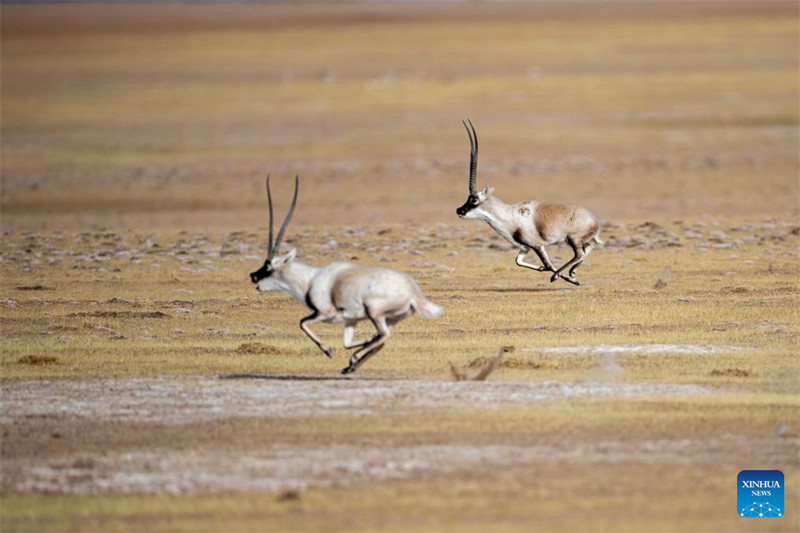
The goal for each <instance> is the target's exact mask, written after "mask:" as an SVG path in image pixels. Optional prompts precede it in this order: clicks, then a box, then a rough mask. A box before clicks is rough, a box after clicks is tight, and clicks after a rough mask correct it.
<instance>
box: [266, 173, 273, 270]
mask: <svg viewBox="0 0 800 533" xmlns="http://www.w3.org/2000/svg"><path fill="white" fill-rule="evenodd" d="M267 203H268V204H269V243H267V254H268V259H272V252H273V250H272V218H273V217H272V194H271V193H270V191H269V174H268V175H267Z"/></svg>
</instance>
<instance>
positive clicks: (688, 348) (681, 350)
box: [519, 344, 741, 354]
mask: <svg viewBox="0 0 800 533" xmlns="http://www.w3.org/2000/svg"><path fill="white" fill-rule="evenodd" d="M740 349H741V347H740V346H713V345H703V344H598V345H579V346H544V347H541V348H520V349H519V350H520V351H522V352H539V353H554V354H571V353H582V354H583V353H588V354H610V353H621V354H626V353H678V354H712V353H722V352H732V351H735V350H740Z"/></svg>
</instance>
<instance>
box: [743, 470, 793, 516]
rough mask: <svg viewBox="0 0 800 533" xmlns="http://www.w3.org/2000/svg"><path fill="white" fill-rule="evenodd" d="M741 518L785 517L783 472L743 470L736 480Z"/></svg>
mask: <svg viewBox="0 0 800 533" xmlns="http://www.w3.org/2000/svg"><path fill="white" fill-rule="evenodd" d="M736 483H737V485H738V487H739V489H738V494H737V498H736V501H737V502H738V507H739V509H738V510H739V516H741V517H745V518H778V517H781V516H783V513H784V510H785V509H784V508H783V502H784V499H783V472H781V471H780V470H742V471H741V472H739V476H738V477H737V478H736Z"/></svg>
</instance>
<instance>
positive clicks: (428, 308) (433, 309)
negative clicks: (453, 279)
mask: <svg viewBox="0 0 800 533" xmlns="http://www.w3.org/2000/svg"><path fill="white" fill-rule="evenodd" d="M411 307H413V308H414V310H415V311H416V312H417V313H419V315H420V316H422V317H425V318H436V317H438V316H439V315H441V314H442V312H443V311H444V308H443V307H442V306H440V305H436V304H435V303H433V302H432V301H430V300H428V299H427V298H425V297H424V296H421V295H420V296H417V297H416V298H414V301H413V302H411Z"/></svg>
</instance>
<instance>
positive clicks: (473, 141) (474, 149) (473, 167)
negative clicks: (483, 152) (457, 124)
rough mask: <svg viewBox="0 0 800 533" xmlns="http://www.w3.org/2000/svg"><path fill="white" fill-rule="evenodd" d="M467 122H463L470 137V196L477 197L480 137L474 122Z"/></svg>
mask: <svg viewBox="0 0 800 533" xmlns="http://www.w3.org/2000/svg"><path fill="white" fill-rule="evenodd" d="M467 122H469V126H467ZM467 122H465V121H463V120H462V121H461V123H462V124H464V128H466V130H467V135H469V194H470V195H471V196H475V195H476V194H477V192H476V191H475V175H476V172H477V170H478V135H477V134H476V133H475V126H473V125H472V121H471V120H470V119H467ZM470 128H472V131H470Z"/></svg>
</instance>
